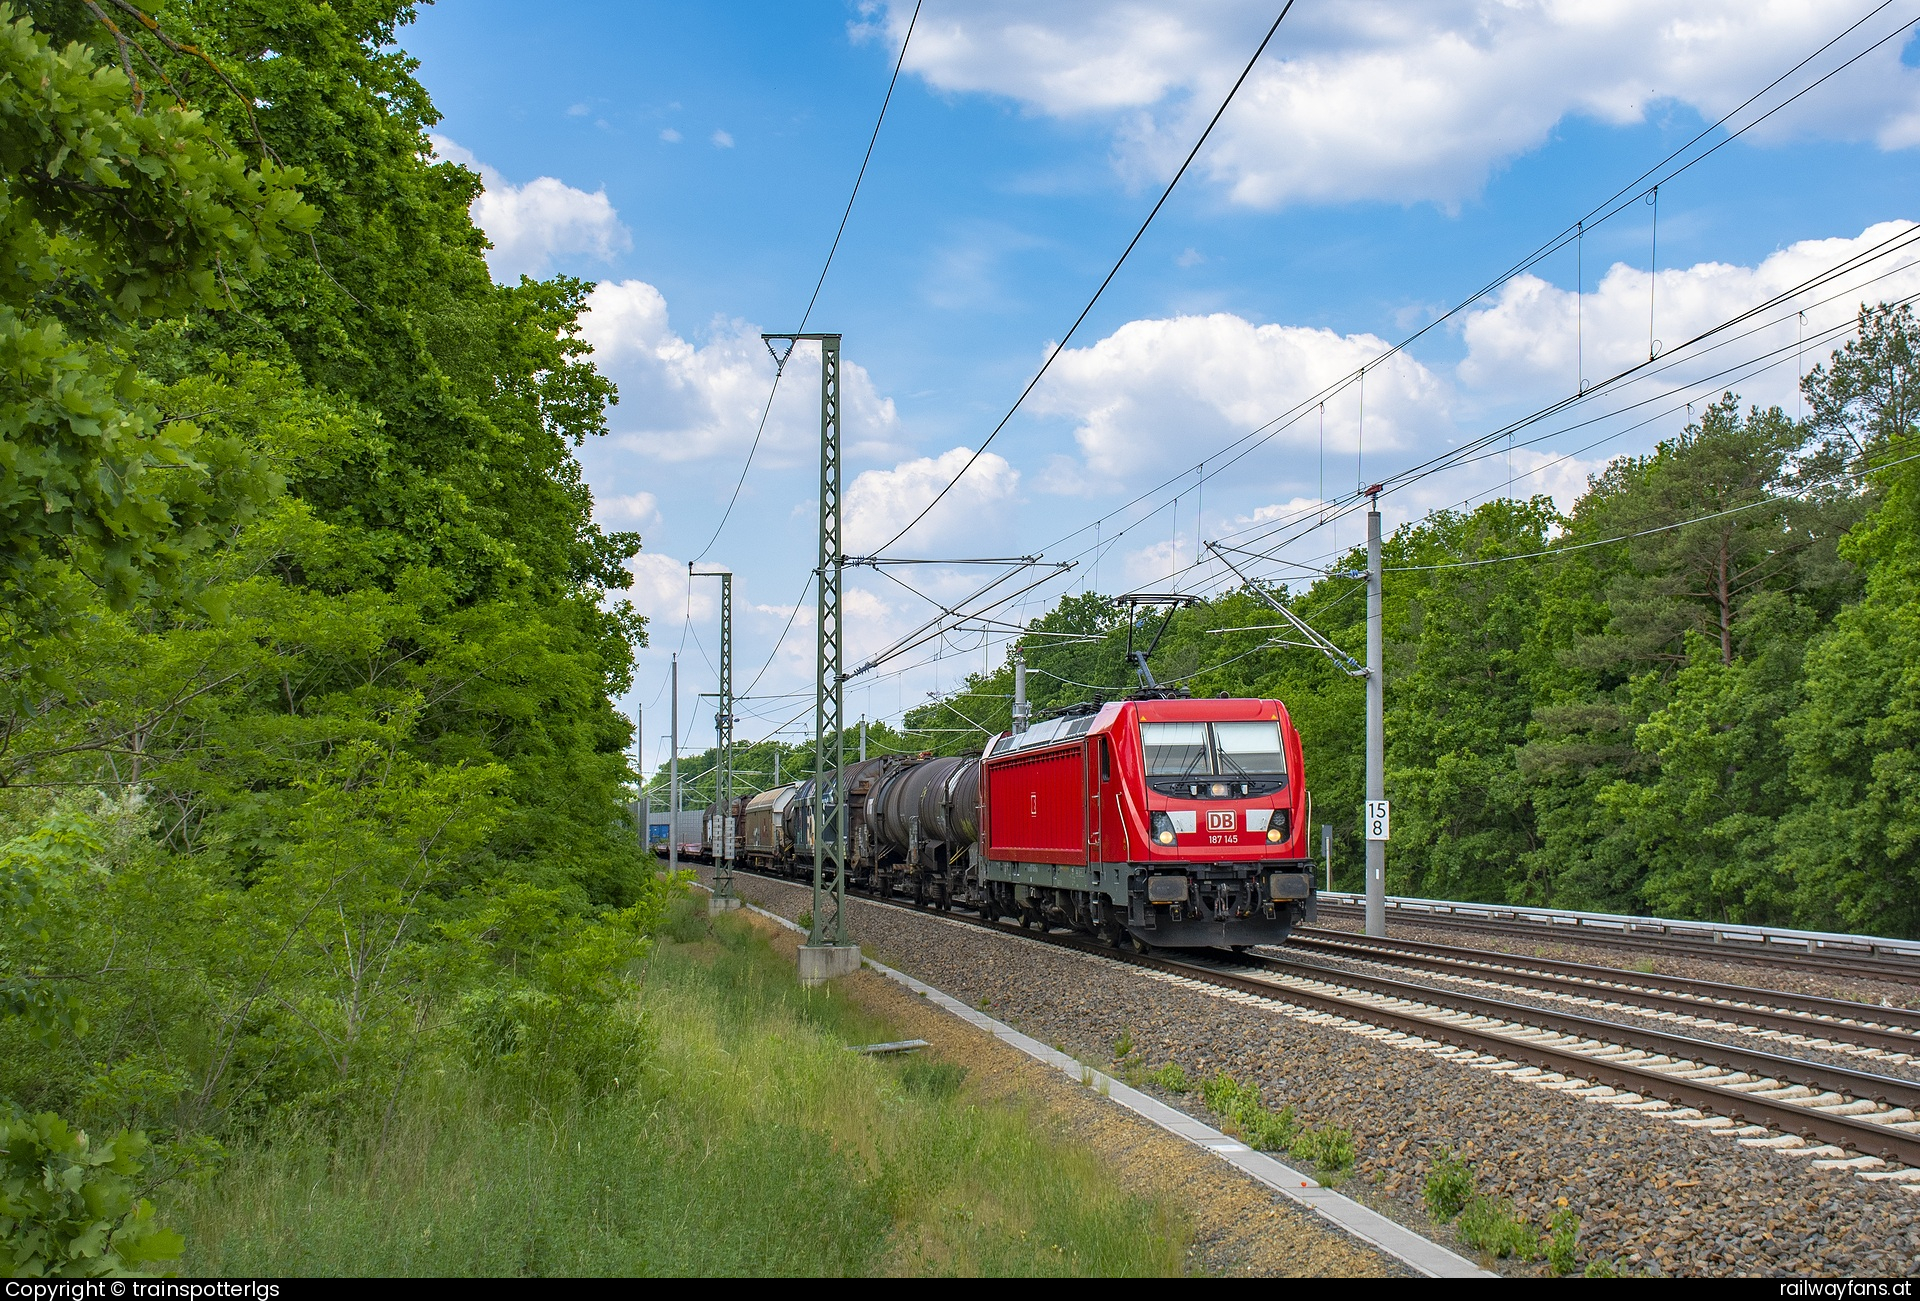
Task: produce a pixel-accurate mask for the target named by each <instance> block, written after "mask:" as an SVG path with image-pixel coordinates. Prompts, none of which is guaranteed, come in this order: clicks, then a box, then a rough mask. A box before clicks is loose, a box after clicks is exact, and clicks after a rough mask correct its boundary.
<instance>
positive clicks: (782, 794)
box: [731, 695, 1315, 948]
mask: <svg viewBox="0 0 1920 1301" xmlns="http://www.w3.org/2000/svg"><path fill="white" fill-rule="evenodd" d="M844 789H845V792H846V795H845V802H844V807H845V810H846V815H847V818H848V863H847V869H848V873H847V875H848V884H849V885H850V886H851V887H854V888H858V889H865V890H868V891H872V892H877V893H881V894H888V895H893V894H901V893H905V894H907V895H909V896H910V897H912V898H913V899H914V900H915V901H916V902H920V903H930V904H932V905H933V906H935V907H939V908H947V907H952V906H954V905H959V906H961V907H965V908H972V909H975V910H977V911H979V912H981V913H982V914H984V915H985V916H987V917H989V918H994V917H1012V918H1017V919H1019V920H1020V922H1021V924H1022V925H1032V926H1042V927H1046V926H1060V927H1066V928H1069V929H1072V930H1077V931H1082V932H1085V933H1087V934H1091V935H1097V936H1099V937H1101V938H1102V939H1104V940H1106V941H1107V942H1108V943H1110V944H1119V943H1121V942H1122V941H1123V940H1127V941H1130V942H1131V943H1133V944H1134V945H1135V946H1136V947H1139V948H1145V947H1148V946H1158V947H1164V948H1201V947H1210V946H1217V947H1230V948H1243V947H1245V946H1247V945H1252V944H1277V943H1279V942H1280V941H1281V940H1283V939H1285V938H1286V936H1287V933H1288V931H1289V930H1291V929H1292V927H1293V926H1294V925H1295V924H1297V923H1299V922H1302V921H1311V920H1313V917H1314V905H1315V892H1314V878H1313V863H1312V860H1311V859H1310V858H1309V857H1308V854H1307V827H1306V818H1305V814H1306V787H1305V785H1304V781H1303V775H1302V766H1301V756H1300V736H1299V733H1298V732H1296V731H1295V730H1294V727H1293V723H1292V722H1291V720H1289V719H1288V717H1287V711H1286V707H1285V706H1283V705H1282V704H1281V703H1280V702H1279V701H1275V700H1234V699H1220V700H1191V699H1184V698H1166V697H1165V696H1160V695H1155V696H1152V697H1149V698H1145V699H1134V700H1123V701H1116V702H1113V703H1110V704H1090V705H1081V706H1075V707H1074V708H1072V709H1070V710H1067V711H1065V712H1063V713H1062V714H1060V715H1057V716H1056V717H1053V718H1051V719H1048V720H1046V721H1044V722H1041V723H1037V724H1035V725H1034V726H1033V727H1032V728H1030V729H1028V730H1026V731H1024V732H1018V733H1015V732H1006V733H1002V734H1001V735H1000V736H998V737H995V738H994V739H993V741H992V743H991V744H989V745H988V746H987V748H986V751H985V753H984V754H982V755H981V756H980V757H979V758H977V759H974V758H931V757H926V756H922V757H918V758H905V757H899V756H889V757H887V758H882V759H871V760H867V761H865V762H862V763H858V764H850V765H848V767H847V770H846V774H845V787H844ZM811 794H812V791H811V783H808V782H800V783H797V784H795V785H792V786H782V787H776V788H775V789H773V790H770V791H764V792H762V793H760V794H759V795H756V796H754V797H752V798H751V799H746V800H740V801H737V802H736V803H735V806H734V808H733V810H731V813H732V815H733V816H734V817H735V818H736V819H737V827H738V829H737V831H736V841H735V843H736V844H737V845H738V846H739V847H740V848H739V851H738V852H739V855H740V859H741V860H742V865H743V866H745V867H748V868H754V869H759V870H763V871H768V870H770V871H777V872H782V873H786V874H793V875H805V874H807V873H808V872H810V871H811V868H812V862H813V836H812V830H813V829H812V826H811V814H812V799H811Z"/></svg>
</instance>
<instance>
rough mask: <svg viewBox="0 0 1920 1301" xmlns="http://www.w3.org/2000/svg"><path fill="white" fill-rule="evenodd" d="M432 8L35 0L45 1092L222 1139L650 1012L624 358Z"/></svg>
mask: <svg viewBox="0 0 1920 1301" xmlns="http://www.w3.org/2000/svg"><path fill="white" fill-rule="evenodd" d="M410 17H411V7H410V6H408V5H405V4H398V3H377V2H375V3H354V2H352V0H349V2H348V3H334V4H329V3H319V2H316V0H263V2H262V3H254V4H247V5H240V6H233V5H216V4H204V3H197V2H195V0H177V2H171V3H167V4H164V5H161V6H159V7H157V8H153V9H150V10H146V11H142V10H139V9H136V8H134V7H133V6H132V5H131V4H121V3H118V0H115V3H112V4H98V5H94V4H79V5H74V4H67V3H54V2H53V0H46V2H45V3H34V4H30V5H28V6H27V7H26V8H25V9H24V10H20V9H13V8H8V7H6V6H4V5H0V60H4V61H5V65H6V66H5V69H4V75H0V122H4V126H5V129H4V131H0V252H3V254H4V256H0V359H3V360H4V362H5V365H4V366H0V532H4V536H5V548H6V550H5V560H6V564H5V565H4V566H3V567H0V617H3V618H4V619H5V621H6V623H5V629H6V637H5V640H4V650H0V673H4V680H5V682H6V684H7V696H6V712H5V715H4V721H3V722H0V900H5V901H6V902H7V904H8V905H9V906H8V907H6V909H5V911H6V914H7V915H6V917H5V918H4V920H0V1095H4V1096H5V1097H6V1098H7V1099H11V1100H12V1101H13V1102H15V1103H18V1104H20V1105H22V1106H26V1107H37V1108H44V1109H49V1110H58V1111H61V1112H64V1113H66V1114H68V1115H69V1116H70V1117H73V1118H75V1119H77V1120H78V1121H80V1122H81V1123H85V1124H88V1125H102V1124H107V1125H116V1124H117V1125H128V1126H136V1127H138V1126H145V1127H148V1128H157V1129H158V1130H159V1131H160V1132H161V1133H162V1134H163V1135H164V1136H165V1137H166V1138H167V1139H168V1143H169V1147H168V1150H169V1151H170V1152H172V1153H174V1155H175V1157H176V1158H177V1157H178V1156H179V1154H180V1153H182V1152H187V1151H191V1150H192V1148H191V1145H190V1143H189V1140H190V1139H192V1137H193V1136H194V1135H204V1134H207V1133H216V1134H217V1133H222V1132H228V1131H230V1130H232V1129H233V1128H235V1127H238V1126H245V1125H252V1124H261V1123H265V1122H268V1121H270V1120H271V1119H272V1118H274V1117H277V1116H280V1115H282V1114H283V1113H285V1112H286V1111H287V1110H288V1109H299V1110H302V1111H305V1112H308V1113H310V1114H314V1115H319V1116H325V1115H327V1114H330V1113H331V1112H333V1111H337V1110H340V1109H348V1110H351V1109H356V1108H367V1107H379V1106H384V1107H391V1106H393V1105H395V1104H396V1100H397V1099H398V1098H399V1097H400V1095H401V1092H402V1091H403V1090H404V1089H405V1087H406V1085H407V1082H408V1080H409V1079H410V1078H411V1077H412V1073H415V1072H417V1071H418V1070H419V1069H420V1066H421V1063H422V1062H423V1061H424V1060H428V1059H430V1058H431V1057H432V1055H433V1054H435V1053H439V1052H446V1051H454V1050H456V1049H462V1048H464V1050H466V1051H470V1052H473V1053H476V1054H478V1055H479V1056H480V1057H482V1058H487V1059H495V1060H498V1061H500V1062H517V1063H519V1064H520V1065H519V1066H516V1067H515V1068H514V1069H516V1070H521V1069H522V1068H525V1069H524V1070H523V1071H522V1073H523V1074H525V1075H526V1077H527V1078H528V1079H532V1080H537V1081H538V1082H539V1086H540V1087H547V1086H548V1085H549V1084H551V1083H552V1082H553V1081H555V1080H562V1079H564V1080H569V1081H572V1082H573V1084H574V1085H579V1086H581V1087H595V1088H597V1087H601V1084H599V1083H594V1082H595V1081H601V1082H604V1081H608V1080H612V1079H615V1078H616V1077H617V1076H618V1075H619V1074H620V1071H619V1069H618V1065H617V1064H618V1061H619V1060H621V1059H622V1055H623V1054H628V1053H630V1052H632V1051H635V1050H636V1047H637V1045H638V1043H639V1040H638V1039H636V1038H635V1037H634V1035H633V1034H632V1033H630V1031H631V1027H630V1026H627V1027H625V1028H622V1026H623V1023H622V1022H621V1018H620V1015H619V1013H618V1008H617V998H616V997H615V993H616V990H617V980H616V979H615V977H616V976H617V975H618V973H619V972H620V971H621V970H623V969H624V967H625V965H626V964H627V963H629V962H630V961H631V959H632V958H633V956H634V954H635V953H636V952H637V946H638V945H639V944H640V943H642V942H643V937H644V934H645V933H646V931H647V930H648V928H649V927H650V926H652V925H653V924H654V923H655V922H656V921H657V920H658V917H659V915H660V909H661V907H662V905H663V901H664V898H665V895H664V893H663V891H664V889H665V886H664V885H663V883H662V882H661V881H660V879H659V877H658V876H657V874H656V873H655V872H654V871H653V870H652V866H651V861H650V860H647V859H643V857H642V855H641V853H640V851H639V848H638V846H637V844H636V839H635V836H634V834H633V827H632V825H631V822H630V820H629V817H628V815H627V811H626V808H625V802H626V791H627V786H628V783H629V781H630V780H631V776H632V774H631V773H630V771H629V769H628V767H627V764H626V759H625V755H626V747H627V743H628V741H629V738H630V734H631V733H630V728H629V726H628V725H627V723H626V722H625V720H624V719H623V718H622V717H621V716H620V715H619V714H618V713H617V712H616V711H615V710H614V709H613V707H612V704H611V697H612V696H613V695H614V694H615V693H617V692H619V691H620V690H623V689H624V688H625V687H626V685H627V683H628V678H629V673H630V669H631V654H632V646H633V645H634V644H635V643H636V642H639V641H641V640H642V639H643V638H644V634H645V629H644V623H643V621H642V620H641V619H640V618H639V617H638V616H636V615H635V614H634V613H633V612H632V610H631V608H630V607H629V606H627V605H626V604H625V603H624V602H622V601H620V600H619V599H618V589H620V588H623V587H625V586H626V584H627V581H628V579H627V575H626V571H625V561H626V560H627V559H629V558H630V557H631V556H632V555H633V554H634V553H635V551H637V549H638V547H639V538H638V537H637V536H634V535H630V534H609V533H605V532H602V531H601V530H600V529H599V528H597V527H596V526H595V525H594V523H593V521H592V502H591V499H590V496H589V494H588V492H587V490H586V487H585V485H584V483H583V482H582V479H581V475H580V468H579V464H578V462H577V460H576V459H575V457H574V449H575V448H576V447H578V446H579V445H580V444H581V443H582V442H583V441H584V440H585V439H587V438H591V437H595V436H597V435H599V434H600V433H602V432H604V430H605V421H604V412H605V408H606V406H607V405H608V404H609V403H610V402H612V401H613V400H614V397H615V395H614V391H613V389H612V386H611V385H610V384H609V383H608V382H607V381H606V380H605V379H604V378H603V377H602V376H600V375H599V374H598V372H597V371H595V370H594V368H593V366H592V364H591V361H590V359H589V357H588V355H587V352H588V350H587V348H586V345H585V344H584V342H583V341H582V340H581V339H580V336H579V326H578V316H579V312H580V310H581V307H582V304H583V301H584V296H585V293H586V291H587V289H588V288H589V286H587V285H585V284H583V283H581V282H579V281H574V280H569V279H566V278H555V279H553V280H548V281H541V282H535V281H531V280H523V281H522V282H521V283H520V284H518V285H513V286H502V285H496V284H494V283H493V281H492V280H491V278H490V277H489V275H488V272H487V268H486V265H485V262H484V261H483V260H482V257H481V254H482V252H483V251H484V249H485V238H484V236H483V235H482V234H481V232H480V231H479V230H477V229H476V228H475V227H474V226H473V224H472V222H471V221H470V219H469V218H468V215H467V206H468V204H469V203H470V202H471V200H472V199H473V197H474V196H475V194H476V193H477V192H478V185H479V182H478V178H477V177H475V176H474V175H473V174H472V173H471V172H468V171H466V170H464V169H462V168H459V167H456V166H453V165H449V164H445V163H441V162H439V161H437V160H436V159H434V158H433V156H432V154H431V150H430V148H429V145H428V141H427V139H426V135H425V131H426V129H427V127H429V126H430V125H431V124H432V123H433V121H434V118H435V115H434V111H433V108H432V105H431V103H430V101H429V100H428V98H427V96H426V94H425V92H424V90H422V88H421V87H420V85H419V84H418V82H417V81H416V80H415V79H414V77H413V70H414V65H413V64H412V62H411V60H409V59H408V58H407V56H406V55H405V54H404V53H403V52H401V51H400V49H399V47H398V45H397V43H396V42H397V38H398V36H399V34H400V29H401V27H402V26H403V25H404V23H405V22H406V21H407V20H408V19H409V18H410ZM533 1057H537V1058H538V1059H539V1061H538V1063H536V1064H535V1065H532V1066H529V1065H528V1062H529V1060H530V1059H531V1058H533ZM610 1064H611V1065H610ZM628 1074H629V1075H630V1074H631V1073H630V1072H629V1073H628ZM569 1087H572V1085H569ZM36 1124H38V1122H36ZM40 1130H45V1132H46V1133H49V1134H53V1133H55V1132H56V1130H57V1126H56V1127H55V1128H47V1126H45V1125H41V1126H40V1129H38V1130H35V1131H34V1132H40ZM22 1132H23V1133H24V1132H26V1131H25V1130H23V1131H22ZM58 1132H59V1133H64V1132H65V1131H64V1130H58ZM49 1141H51V1140H49ZM129 1142H130V1145H128V1146H125V1147H124V1149H120V1148H115V1149H111V1150H125V1151H128V1152H131V1151H133V1150H134V1149H135V1147H137V1144H132V1143H131V1140H130V1141H129ZM183 1144H185V1145H186V1146H182V1145H183ZM50 1150H51V1149H50ZM101 1150H109V1149H106V1148H103V1149H101ZM49 1159H52V1158H49ZM126 1213H127V1215H128V1216H132V1215H134V1214H135V1211H134V1210H132V1209H129V1210H128V1211H127V1212H126ZM129 1223H131V1221H129ZM129 1241H132V1239H129Z"/></svg>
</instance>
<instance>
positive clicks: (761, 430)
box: [693, 0, 1892, 563]
mask: <svg viewBox="0 0 1920 1301" xmlns="http://www.w3.org/2000/svg"><path fill="white" fill-rule="evenodd" d="M1888 3H1892V0H1888ZM919 21H920V0H914V6H913V17H912V18H910V19H908V20H907V33H906V35H905V36H904V37H902V38H901V41H900V54H899V57H897V58H896V59H894V61H893V75H892V76H891V77H889V78H888V79H887V93H886V97H885V98H883V99H882V100H881V101H880V113H879V115H878V116H877V117H875V118H874V120H873V134H872V135H870V136H868V137H867V152H866V153H865V154H863V155H862V156H861V158H860V170H859V171H858V172H856V173H855V174H854V178H853V191H852V192H851V193H850V194H848V195H847V206H846V208H845V210H844V211H842V212H841V214H840V225H839V227H838V229H836V230H835V231H834V232H833V243H832V244H831V245H829V246H828V248H827V260H826V261H825V262H823V263H822V264H821V266H820V276H819V278H818V279H817V280H815V281H814V282H813V294H812V296H811V297H809V298H808V299H807V310H806V311H804V312H802V313H801V314H800V329H801V330H802V331H803V332H804V331H805V330H806V328H807V320H808V319H809V318H810V317H811V316H812V315H813V308H814V304H815V303H817V302H819V301H820V287H821V286H822V285H824V284H826V283H827V272H828V271H829V270H830V269H831V268H832V267H833V256H834V254H836V253H838V252H839V251H840V238H841V236H843V235H845V234H846V233H847V219H848V218H850V217H852V216H853V201H854V200H855V199H857V198H859V197H860V182H862V181H864V180H865V179H866V177H867V164H868V163H870V162H872V161H873V147H874V145H875V144H877V143H879V140H880V127H881V125H882V124H883V123H884V122H885V121H886V120H887V108H888V106H889V105H891V104H892V103H893V88H894V86H895V85H896V84H898V83H899V81H900V66H901V65H902V64H903V63H905V62H906V60H907V46H908V45H909V44H911V43H912V41H913V28H914V25H915V24H916V23H918V22H919ZM786 369H787V368H786V365H785V363H784V362H783V363H781V364H779V365H776V366H775V367H774V368H773V384H772V385H771V386H770V387H769V388H768V389H767V401H766V404H765V405H764V406H762V407H761V408H760V424H759V427H758V428H756V429H755V430H754V431H753V442H752V444H751V445H750V446H749V447H748V448H747V459H746V462H745V463H744V464H743V465H741V467H740V477H739V478H737V479H735V480H734V481H733V495H732V496H730V497H728V498H727V508H726V509H725V510H724V511H722V512H720V522H719V523H718V524H715V525H714V526H713V535H712V536H711V537H709V538H708V539H707V545H706V546H704V547H702V548H700V554H699V555H697V556H695V557H694V558H693V560H694V562H695V563H698V562H699V561H701V560H704V559H706V556H707V553H708V552H709V551H711V550H713V544H714V543H715V542H718V541H719V540H720V531H721V530H722V529H724V528H726V527H727V521H728V520H729V519H731V518H732V517H733V508H734V506H735V505H736V504H737V503H738V502H739V500H740V489H741V487H742V486H743V485H744V484H745V483H746V481H747V471H748V470H750V469H752V468H753V456H754V453H755V452H757V451H759V450H760V440H761V438H762V437H763V436H765V434H766V432H767V417H768V416H770V415H772V414H773V399H774V396H775V395H776V394H778V393H779V392H780V377H781V376H782V375H784V374H785V373H786Z"/></svg>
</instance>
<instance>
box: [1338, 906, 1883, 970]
mask: <svg viewBox="0 0 1920 1301" xmlns="http://www.w3.org/2000/svg"><path fill="white" fill-rule="evenodd" d="M1319 908H1320V916H1321V917H1322V918H1323V919H1336V918H1337V919H1343V920H1344V919H1351V920H1354V921H1360V920H1362V919H1363V918H1364V917H1365V915H1366V909H1365V907H1364V906H1362V905H1360V904H1351V903H1345V902H1341V901H1338V900H1332V899H1328V898H1326V897H1325V896H1322V897H1321V899H1320V903H1319ZM1389 920H1390V921H1391V922H1393V923H1394V924H1396V925H1399V926H1420V927H1426V928H1428V929H1431V930H1436V931H1446V932H1458V933H1465V934H1472V935H1500V936H1509V937H1514V938H1519V939H1524V940H1529V941H1533V942H1536V943H1537V942H1541V941H1545V942H1547V943H1550V944H1591V945H1598V946H1601V947H1604V948H1616V949H1626V950H1628V951H1630V952H1635V953H1664V954H1670V955H1672V956H1674V957H1686V958H1695V959H1699V960H1702V961H1708V962H1741V963H1747V964H1751V965H1757V966H1764V967H1778V968H1781V969H1784V970H1788V971H1803V972H1810V973H1811V972H1817V973H1819V974H1822V975H1836V976H1852V977H1855V978H1856V979H1862V978H1865V979H1880V980H1894V981H1902V982H1906V983H1909V984H1912V983H1920V959H1914V958H1907V957H1900V956H1893V955H1889V954H1884V953H1845V954H1840V953H1830V952H1823V951H1819V950H1813V949H1808V950H1801V951H1794V950H1785V951H1783V950H1782V949H1780V948H1778V947H1775V946H1770V945H1765V944H1761V943H1748V942H1745V941H1742V940H1739V939H1731V938H1723V939H1719V940H1711V939H1706V938H1699V937H1693V936H1687V935H1674V934H1665V933H1661V932H1657V931H1652V930H1632V931H1629V930H1624V929H1623V930H1613V931H1608V930H1597V929H1587V928H1574V927H1570V926H1560V927H1557V926H1554V925H1553V924H1551V923H1548V922H1544V921H1515V920H1507V919H1503V918H1497V917H1472V916H1458V915H1454V914H1449V913H1432V912H1421V913H1408V914H1405V915H1399V916H1392V917H1390V918H1389Z"/></svg>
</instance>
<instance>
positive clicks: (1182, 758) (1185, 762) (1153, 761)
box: [1140, 723, 1273, 777]
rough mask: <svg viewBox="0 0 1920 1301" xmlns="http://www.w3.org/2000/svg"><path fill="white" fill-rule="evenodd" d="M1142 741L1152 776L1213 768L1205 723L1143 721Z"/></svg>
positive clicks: (1209, 770) (1192, 772)
mask: <svg viewBox="0 0 1920 1301" xmlns="http://www.w3.org/2000/svg"><path fill="white" fill-rule="evenodd" d="M1267 726H1268V727H1269V728H1271V727H1272V726H1273V725H1272V724H1271V723H1269V724H1268V725H1267ZM1140 743H1141V745H1142V746H1143V747H1144V748H1145V750H1146V757H1147V775H1148V776H1150V777H1187V776H1191V775H1192V774H1194V773H1210V772H1212V771H1213V763H1212V758H1211V756H1210V755H1209V754H1208V752H1207V725H1206V724H1205V723H1142V724H1140Z"/></svg>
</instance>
